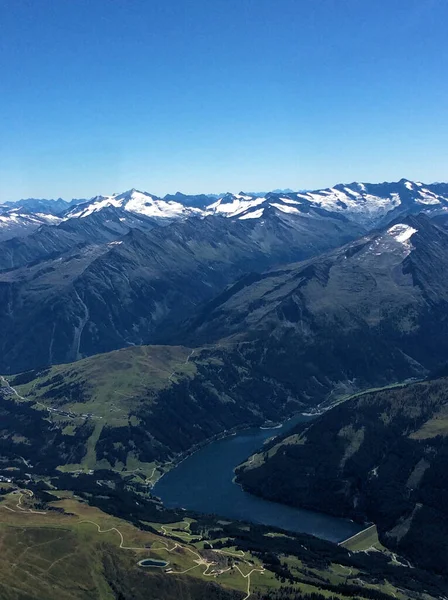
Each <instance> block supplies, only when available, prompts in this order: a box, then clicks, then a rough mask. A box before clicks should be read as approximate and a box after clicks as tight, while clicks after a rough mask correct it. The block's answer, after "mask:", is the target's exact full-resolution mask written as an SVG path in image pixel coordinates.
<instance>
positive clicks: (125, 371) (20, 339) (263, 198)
mask: <svg viewBox="0 0 448 600" xmlns="http://www.w3.org/2000/svg"><path fill="white" fill-rule="evenodd" d="M35 202H37V204H35ZM61 202H62V201H61ZM447 202H448V194H447V190H446V186H444V184H434V185H424V184H417V183H414V182H409V181H407V180H401V181H400V182H397V183H391V184H349V185H339V186H335V187H334V188H329V189H327V190H320V191H316V192H296V193H291V192H288V193H280V192H279V193H269V194H264V195H260V196H256V195H251V194H244V193H241V194H225V195H222V196H220V197H217V198H215V197H211V196H207V195H198V196H191V197H190V196H184V195H182V194H176V195H173V196H170V197H167V198H165V199H163V198H157V197H155V196H153V195H151V194H147V193H146V192H138V191H137V190H130V191H129V192H126V193H124V194H117V195H114V196H105V197H95V198H93V199H91V200H88V201H79V202H78V201H76V202H74V203H73V204H70V205H66V204H61V203H58V208H57V209H56V207H55V210H57V214H56V215H54V216H55V218H56V220H55V221H54V224H49V223H45V224H43V225H42V226H41V227H39V228H37V229H33V228H31V229H30V230H29V232H28V234H26V233H25V232H23V234H21V235H20V237H18V236H13V237H11V238H9V239H6V237H5V238H4V239H3V241H0V250H1V252H0V254H1V256H0V327H1V328H2V334H3V335H2V338H1V341H0V372H1V373H2V377H1V382H0V419H1V421H0V492H1V495H0V516H1V517H2V520H0V533H1V536H2V543H3V545H4V546H5V547H7V548H11V551H10V553H9V554H7V556H6V557H5V558H4V559H3V562H1V561H0V569H1V570H2V572H3V571H4V572H5V578H4V580H3V581H2V584H1V585H3V588H2V590H3V591H2V593H4V596H5V598H7V599H8V600H9V599H10V600H31V598H33V596H30V593H31V594H32V593H33V592H31V591H30V590H31V585H32V583H31V582H32V579H33V578H37V580H38V588H36V590H37V591H36V592H35V593H36V594H38V595H37V596H36V600H40V598H42V600H43V598H49V599H50V600H51V598H53V597H54V598H55V599H56V598H58V599H59V598H64V599H65V598H67V599H73V600H75V599H77V598H80V599H81V598H92V599H96V598H98V600H103V598H104V599H107V600H108V599H109V598H110V599H111V600H112V598H120V599H121V598H123V599H126V600H127V599H128V598H130V597H138V596H132V594H133V593H134V592H133V591H132V590H134V589H138V590H139V592H138V593H139V594H141V597H142V598H143V597H146V596H145V594H146V595H148V594H149V595H151V594H154V593H157V594H158V596H157V597H158V598H159V597H160V598H161V599H166V600H171V598H173V597H174V596H178V595H180V597H185V598H188V600H196V599H198V600H199V599H201V598H204V599H205V598H207V599H208V598H217V599H218V598H223V599H224V598H229V600H230V598H235V599H237V598H238V599H240V600H243V599H245V600H246V599H247V600H248V599H249V598H260V599H261V598H263V599H266V600H277V599H280V598H290V599H293V598H296V597H300V598H307V599H312V600H316V599H317V600H321V599H322V598H338V599H342V598H346V599H348V598H357V599H359V598H372V599H377V600H387V599H391V598H400V599H403V600H404V599H406V598H411V599H412V600H431V599H432V598H434V599H435V598H442V597H443V595H444V594H446V589H447V585H448V584H447V581H446V573H445V571H444V564H445V562H446V560H447V557H446V543H445V541H444V540H445V539H446V531H445V529H446V527H445V525H446V523H445V521H446V519H445V516H446V515H445V510H444V508H443V502H442V499H443V498H444V494H445V492H446V489H448V488H446V486H445V479H446V478H445V475H444V471H443V468H442V465H443V464H444V457H445V454H446V452H445V450H446V449H445V446H444V440H445V421H446V418H445V417H446V415H445V412H446V410H445V409H446V407H445V404H446V402H445V388H446V380H445V379H444V378H443V376H444V375H446V373H444V370H445V369H446V366H445V365H446V356H447V353H448V346H447V341H446V340H447V339H448V337H447V333H448V330H447V326H448V325H447V323H448V322H447V320H446V313H447V308H448V292H447V290H448V280H447V276H446V273H447V272H448V232H447V230H446V228H445V218H444V215H445V210H446V206H445V205H446V204H447ZM34 206H36V207H38V210H44V209H45V207H46V206H47V205H46V203H45V201H30V202H28V201H25V203H24V204H23V210H26V211H31V213H32V211H33V210H35V209H34V208H33V207H34ZM49 206H51V205H49ZM11 210H13V209H12V208H11V207H10V206H9V205H8V206H5V207H4V208H2V209H1V212H2V214H4V215H7V214H9V213H10V211H11ZM21 210H22V209H21ZM45 210H49V209H45ZM5 218H7V217H5ZM282 423H284V425H283V426H282V425H281V424H282ZM239 465H241V466H239ZM235 468H236V479H237V482H236V483H235V481H234V477H235V473H234V469H235ZM241 486H242V487H241ZM21 520H22V521H23V523H24V524H23V523H22V525H21V524H20V521H21ZM55 531H56V532H57V533H55ZM360 531H361V533H360V535H359V536H358V535H357V533H358V532H360ZM59 533H60V534H61V535H60V536H59ZM55 536H56V537H55ZM344 540H345V541H344ZM340 542H343V543H342V544H341V545H337V544H338V543H340ZM39 544H43V546H40V545H39ZM37 546H38V547H39V548H41V547H45V552H47V550H48V557H47V555H46V554H45V555H44V556H43V557H42V559H37V558H36V557H35V555H34V551H33V548H34V547H37ZM47 546H48V548H47ZM69 546H70V547H75V548H76V550H75V551H74V552H73V553H72V552H68V551H67V553H65V548H66V547H69ZM56 548H58V550H57V551H56V550H55V549H56ZM55 552H57V554H58V557H57V558H56V557H54V556H53V553H55ZM28 553H29V554H30V560H29V562H28ZM61 553H62V557H61V560H60V562H59V555H61ZM87 553H88V556H89V557H90V556H92V557H93V558H92V561H91V564H90V566H89V568H88V569H86V568H85V567H82V568H83V569H84V571H85V572H84V573H83V579H82V581H77V580H76V578H75V577H74V576H72V575H70V572H71V571H70V569H71V566H70V565H71V564H72V563H71V562H70V561H72V560H73V561H74V563H73V565H75V563H76V565H77V566H73V573H74V572H76V570H77V569H79V568H80V565H81V564H83V565H85V561H86V560H87ZM142 553H145V554H144V556H142ZM14 557H16V558H17V557H24V558H25V559H26V560H25V561H24V562H23V564H22V562H19V561H18V560H16V558H14ZM36 560H37V562H36ZM66 561H67V562H66ZM1 565H3V566H1ZM60 565H61V566H60ZM67 565H68V567H67V568H68V573H69V575H68V577H67V578H66V579H65V580H64V582H58V581H57V575H55V573H57V572H58V569H59V568H63V567H64V568H66V566H67ZM410 566H411V567H412V573H413V578H412V581H410V580H409V577H408V571H409V568H410ZM17 569H22V570H23V571H24V572H25V573H26V576H25V577H24V578H23V581H21V582H20V586H22V587H20V586H19V587H18V588H17V577H16V575H15V571H16V570H17ZM11 570H12V571H11ZM10 571H11V572H12V575H11V576H10V575H8V573H9V572H10ZM154 590H157V592H155V591H154Z"/></svg>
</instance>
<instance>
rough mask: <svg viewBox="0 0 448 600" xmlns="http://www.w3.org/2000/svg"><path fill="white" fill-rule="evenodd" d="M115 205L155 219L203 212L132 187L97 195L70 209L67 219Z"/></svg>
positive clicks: (85, 215)
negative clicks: (114, 192) (121, 191)
mask: <svg viewBox="0 0 448 600" xmlns="http://www.w3.org/2000/svg"><path fill="white" fill-rule="evenodd" d="M109 206H114V207H115V208H122V209H124V210H126V211H128V212H131V213H137V214H140V215H145V216H146V217H151V218H153V219H170V220H172V219H179V218H186V217H191V216H195V215H196V216H197V215H201V214H203V212H202V210H201V209H199V208H195V207H192V206H186V205H185V204H182V203H180V202H176V201H174V200H164V199H162V198H158V197H157V196H154V195H152V194H148V193H147V192H140V191H138V190H135V189H132V190H129V191H127V192H124V193H123V194H114V195H113V196H96V197H95V198H92V200H89V201H88V202H85V203H83V204H80V205H78V206H76V207H75V208H74V209H72V210H71V211H69V212H68V213H67V214H66V215H65V218H66V219H70V218H73V217H79V218H83V217H87V216H88V215H91V214H92V213H94V212H98V211H100V210H102V209H103V208H106V207H109Z"/></svg>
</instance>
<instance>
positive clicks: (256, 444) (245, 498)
mask: <svg viewBox="0 0 448 600" xmlns="http://www.w3.org/2000/svg"><path fill="white" fill-rule="evenodd" d="M312 418H313V417H311V416H305V415H299V416H297V417H294V418H293V419H290V420H289V421H287V422H286V423H284V424H283V425H282V427H281V428H278V429H259V428H258V429H248V430H245V431H243V432H240V433H238V434H236V435H232V436H229V437H227V438H224V439H221V440H218V441H215V442H212V443H210V444H209V445H208V446H205V447H204V448H202V449H201V450H199V451H198V452H196V453H195V454H192V455H191V456H189V457H188V458H186V459H185V460H184V461H183V462H181V463H180V464H179V465H178V466H177V467H175V468H174V469H173V470H172V471H169V472H168V473H167V474H166V475H164V476H163V477H162V478H161V479H160V480H159V481H158V482H157V483H156V485H155V487H154V490H153V492H154V494H155V495H156V496H159V497H160V498H161V499H162V501H163V503H164V504H165V506H167V507H168V508H185V509H189V510H194V511H196V512H201V513H213V514H216V515H218V516H221V517H225V518H229V519H235V520H240V521H251V522H253V523H260V524H263V525H269V526H273V527H279V528H282V529H285V530H287V531H294V532H302V533H310V534H313V535H315V536H317V537H319V538H322V539H325V540H329V541H332V542H340V541H342V540H344V539H346V538H348V537H350V536H351V535H354V534H355V533H357V532H358V531H360V530H361V529H363V527H362V526H360V525H357V524H356V523H353V522H351V521H349V520H347V519H339V518H336V517H331V516H329V515H325V514H322V513H318V512H313V511H309V510H303V509H299V508H293V507H290V506H286V505H283V504H278V503H276V502H270V501H268V500H263V499H262V498H258V497H256V496H252V495H251V494H248V493H247V492H245V491H243V490H242V489H241V487H240V486H239V485H237V484H235V483H233V478H234V471H233V470H234V468H235V467H236V466H238V465H239V464H240V463H241V462H243V461H244V460H246V459H247V458H248V456H250V455H251V454H253V453H254V452H255V451H256V450H258V449H259V448H261V447H262V446H263V443H264V442H265V441H266V440H267V439H269V438H271V437H273V436H275V435H279V434H281V433H284V432H285V431H288V429H291V428H292V427H294V425H296V424H297V423H299V422H303V421H307V420H310V419H312Z"/></svg>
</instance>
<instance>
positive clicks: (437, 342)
mask: <svg viewBox="0 0 448 600" xmlns="http://www.w3.org/2000/svg"><path fill="white" fill-rule="evenodd" d="M447 269H448V234H447V233H446V231H445V230H442V229H440V228H439V227H437V226H435V225H434V224H433V223H432V222H431V220H430V219H428V218H427V217H425V216H417V217H409V218H408V219H406V220H405V221H404V222H403V223H396V224H395V225H392V226H390V227H387V228H386V229H384V230H381V231H379V232H376V233H373V234H370V235H368V236H366V237H364V238H361V239H360V240H357V241H355V242H352V243H350V244H348V245H346V246H344V247H342V248H339V249H337V250H335V251H333V252H330V253H328V254H326V255H324V256H321V257H317V258H314V259H311V260H309V261H305V262H303V263H299V264H293V265H289V266H287V267H284V268H280V269H277V270H273V271H268V272H266V273H264V274H254V275H251V276H247V277H246V278H243V279H241V280H240V281H239V282H237V283H236V284H235V285H234V286H232V287H230V288H228V289H227V290H226V291H225V292H224V293H223V294H222V295H221V296H220V297H217V298H215V299H214V300H213V301H212V302H211V303H209V304H208V305H206V306H205V308H204V309H203V310H202V312H201V314H200V315H199V316H198V317H197V318H195V319H193V320H192V321H190V323H189V324H188V325H187V326H186V328H185V330H184V333H183V335H178V336H177V337H175V339H176V340H177V341H179V342H180V341H182V342H183V343H187V344H194V343H200V344H204V343H217V342H218V341H219V342H220V343H232V344H240V345H241V350H240V351H241V352H242V353H243V354H244V356H246V358H247V359H248V360H250V361H251V362H252V364H256V365H257V366H258V368H259V369H260V370H262V371H263V372H264V373H266V374H269V375H270V376H272V377H275V378H276V379H279V380H281V381H283V382H285V383H288V384H289V385H290V389H291V392H292V393H293V394H297V393H300V394H302V397H303V399H304V400H305V401H306V402H309V403H312V402H314V401H317V400H318V399H322V397H323V396H325V395H328V394H331V393H334V392H337V393H344V392H346V391H350V390H351V391H356V390H357V389H365V388H366V387H371V386H372V385H375V386H376V385H384V384H387V383H391V382H393V381H401V380H404V379H406V378H410V377H421V376H422V375H424V374H425V373H427V372H428V370H431V369H433V368H435V367H437V365H439V364H440V363H441V362H443V361H445V360H446V357H447V355H448V343H447V339H448V337H447V333H448V331H447V328H448V322H447V319H446V314H447V309H448V304H447V302H448V280H447V277H448V276H447V273H448V270H447Z"/></svg>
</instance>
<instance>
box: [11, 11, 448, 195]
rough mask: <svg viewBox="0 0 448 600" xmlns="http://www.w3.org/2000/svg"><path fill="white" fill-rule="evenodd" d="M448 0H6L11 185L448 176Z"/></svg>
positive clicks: (211, 184)
mask: <svg viewBox="0 0 448 600" xmlns="http://www.w3.org/2000/svg"><path fill="white" fill-rule="evenodd" d="M447 23H448V2H447V0H0V74H1V75H0V201H4V200H15V199H18V198H20V197H28V196H34V197H57V196H62V197H66V198H71V197H90V196H92V195H94V194H99V193H104V194H106V193H113V192H119V191H123V190H125V189H128V188H131V187H136V188H139V189H145V190H147V191H150V192H153V193H155V194H165V193H167V192H174V191H177V190H181V191H184V192H201V191H202V192H221V191H224V190H232V191H239V190H240V189H244V190H267V189H273V188H277V187H291V188H317V187H323V186H327V185H333V184H335V183H337V182H340V181H353V180H362V181H383V180H395V179H399V178H401V177H407V178H409V179H417V180H423V181H434V180H448V161H447V158H448V44H447V33H446V32H447Z"/></svg>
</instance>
